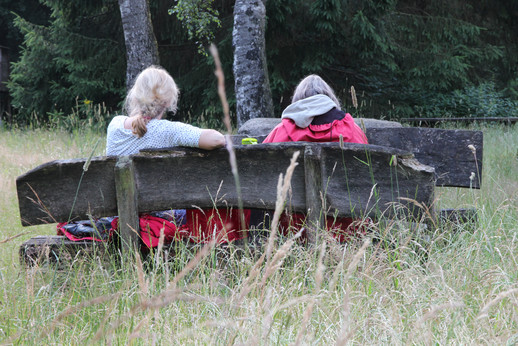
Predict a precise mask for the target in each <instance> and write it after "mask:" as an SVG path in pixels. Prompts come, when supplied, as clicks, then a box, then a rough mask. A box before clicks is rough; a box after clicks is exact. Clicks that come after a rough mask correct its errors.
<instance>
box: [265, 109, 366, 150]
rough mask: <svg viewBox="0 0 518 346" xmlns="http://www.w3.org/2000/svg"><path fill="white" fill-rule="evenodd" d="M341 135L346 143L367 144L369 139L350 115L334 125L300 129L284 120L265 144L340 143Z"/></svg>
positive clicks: (289, 121) (267, 138)
mask: <svg viewBox="0 0 518 346" xmlns="http://www.w3.org/2000/svg"><path fill="white" fill-rule="evenodd" d="M340 135H342V136H343V139H344V142H347V143H363V144H367V143H368V142H367V137H366V136H365V134H364V133H363V131H362V130H361V129H360V127H359V126H358V125H356V124H355V122H354V120H353V118H352V117H351V115H350V114H349V113H347V114H345V117H344V118H343V119H341V120H334V121H333V122H332V123H328V124H321V125H313V124H311V125H309V126H308V127H306V128H300V127H298V126H297V125H295V122H294V121H293V120H291V119H282V122H281V123H280V124H279V125H277V126H276V127H275V128H274V129H273V130H272V132H270V134H269V135H268V137H266V139H265V140H264V141H263V143H276V142H301V141H302V142H338V141H339V140H340Z"/></svg>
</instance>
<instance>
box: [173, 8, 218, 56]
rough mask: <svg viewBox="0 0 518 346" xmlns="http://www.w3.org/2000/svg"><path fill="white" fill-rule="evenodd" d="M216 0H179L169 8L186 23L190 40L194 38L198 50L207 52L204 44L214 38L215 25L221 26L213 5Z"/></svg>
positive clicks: (203, 52)
mask: <svg viewBox="0 0 518 346" xmlns="http://www.w3.org/2000/svg"><path fill="white" fill-rule="evenodd" d="M213 2H214V0H177V3H176V5H175V6H174V7H173V8H171V9H169V14H176V17H177V18H178V19H179V20H180V21H181V22H182V23H183V24H184V25H185V27H186V29H187V34H188V35H189V40H194V41H195V43H196V45H197V46H198V52H199V53H202V54H205V55H206V54H207V53H206V51H205V49H204V46H205V45H207V44H208V43H210V42H212V41H213V40H214V31H213V30H214V27H215V26H216V27H220V26H221V21H220V20H219V18H218V16H219V13H218V10H216V9H215V8H214V7H213Z"/></svg>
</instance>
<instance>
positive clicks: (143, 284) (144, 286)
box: [135, 251, 149, 301]
mask: <svg viewBox="0 0 518 346" xmlns="http://www.w3.org/2000/svg"><path fill="white" fill-rule="evenodd" d="M135 262H136V266H137V279H138V284H139V287H140V300H141V301H143V300H144V299H145V297H147V295H148V293H149V288H148V282H147V280H146V275H145V274H144V268H143V267H142V260H141V259H140V253H139V252H137V251H136V252H135Z"/></svg>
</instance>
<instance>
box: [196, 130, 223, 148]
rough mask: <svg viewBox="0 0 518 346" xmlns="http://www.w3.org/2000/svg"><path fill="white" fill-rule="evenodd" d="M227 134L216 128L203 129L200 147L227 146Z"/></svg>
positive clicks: (199, 142)
mask: <svg viewBox="0 0 518 346" xmlns="http://www.w3.org/2000/svg"><path fill="white" fill-rule="evenodd" d="M225 143H226V141H225V136H223V134H221V133H220V132H218V131H216V130H207V129H206V130H202V131H201V135H200V140H199V141H198V147H200V148H201V149H206V150H212V149H216V148H220V147H223V146H225Z"/></svg>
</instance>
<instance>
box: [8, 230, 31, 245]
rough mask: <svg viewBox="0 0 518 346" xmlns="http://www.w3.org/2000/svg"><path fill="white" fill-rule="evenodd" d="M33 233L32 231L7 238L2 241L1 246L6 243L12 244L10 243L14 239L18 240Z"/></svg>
mask: <svg viewBox="0 0 518 346" xmlns="http://www.w3.org/2000/svg"><path fill="white" fill-rule="evenodd" d="M31 232H32V231H25V232H22V233H18V234H16V235H13V236H11V237H9V238H5V239H4V240H0V244H4V243H7V242H10V241H11V240H13V239H16V238H18V237H21V236H22V235H26V234H28V233H31Z"/></svg>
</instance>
